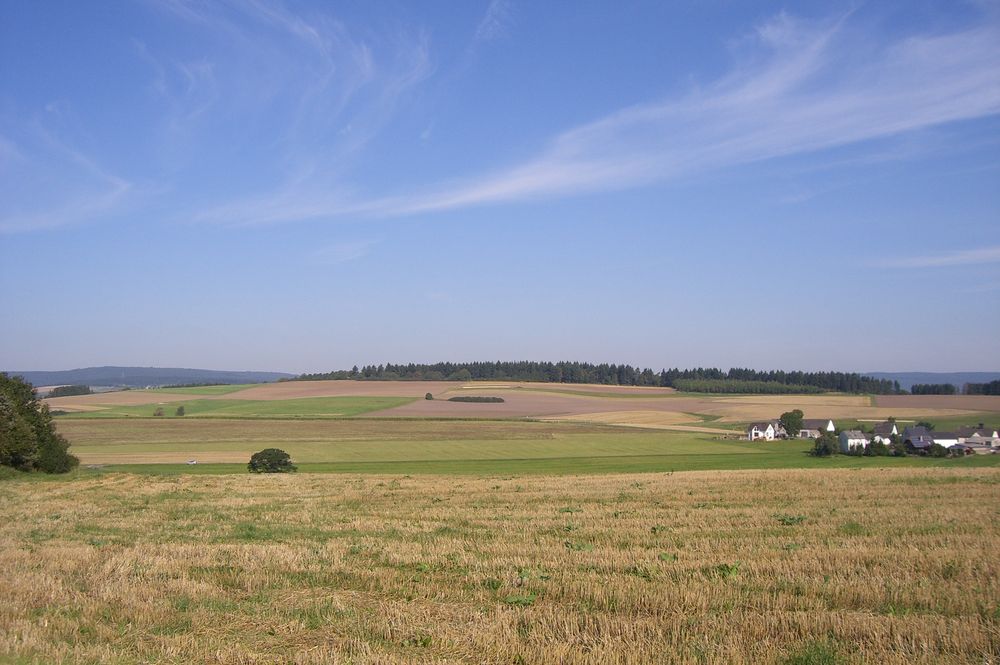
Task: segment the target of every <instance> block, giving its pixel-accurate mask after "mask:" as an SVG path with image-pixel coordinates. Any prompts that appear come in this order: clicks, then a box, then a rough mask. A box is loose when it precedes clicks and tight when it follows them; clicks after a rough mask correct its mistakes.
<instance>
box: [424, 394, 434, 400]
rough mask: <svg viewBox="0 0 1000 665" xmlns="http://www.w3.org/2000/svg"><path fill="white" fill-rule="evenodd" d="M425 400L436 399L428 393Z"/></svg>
mask: <svg viewBox="0 0 1000 665" xmlns="http://www.w3.org/2000/svg"><path fill="white" fill-rule="evenodd" d="M424 399H434V395H432V394H431V393H427V394H426V395H424Z"/></svg>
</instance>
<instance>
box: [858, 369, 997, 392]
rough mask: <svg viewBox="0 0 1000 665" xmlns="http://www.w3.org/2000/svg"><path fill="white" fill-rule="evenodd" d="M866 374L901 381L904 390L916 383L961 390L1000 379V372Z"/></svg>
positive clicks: (866, 374) (866, 373)
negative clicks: (948, 384) (937, 384)
mask: <svg viewBox="0 0 1000 665" xmlns="http://www.w3.org/2000/svg"><path fill="white" fill-rule="evenodd" d="M864 374H865V376H870V377H872V378H875V379H888V380H890V381H899V385H900V387H901V388H903V389H904V390H909V389H910V388H912V387H913V384H915V383H950V384H952V385H954V386H957V387H958V389H959V390H961V389H962V386H963V385H964V384H966V383H989V382H990V381H996V380H997V379H1000V372H865V373H864Z"/></svg>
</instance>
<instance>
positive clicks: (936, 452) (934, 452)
mask: <svg viewBox="0 0 1000 665" xmlns="http://www.w3.org/2000/svg"><path fill="white" fill-rule="evenodd" d="M927 454H928V455H930V456H931V457H947V456H948V449H947V448H945V447H944V446H942V445H941V444H940V443H932V444H931V446H930V448H928V449H927Z"/></svg>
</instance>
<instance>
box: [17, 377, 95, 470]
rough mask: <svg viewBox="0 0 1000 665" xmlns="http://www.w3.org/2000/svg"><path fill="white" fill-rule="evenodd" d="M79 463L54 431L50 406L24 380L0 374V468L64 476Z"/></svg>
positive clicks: (63, 439)
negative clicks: (40, 400)
mask: <svg viewBox="0 0 1000 665" xmlns="http://www.w3.org/2000/svg"><path fill="white" fill-rule="evenodd" d="M79 463H80V460H78V459H77V458H76V457H74V456H73V455H71V454H70V453H69V442H68V441H67V440H66V439H65V438H64V437H63V436H62V435H61V434H59V433H57V432H56V430H55V425H54V424H53V422H52V414H51V413H49V407H48V405H47V404H41V403H39V401H38V396H37V393H36V392H35V388H34V387H33V386H32V385H31V384H30V383H28V382H27V381H25V380H24V379H22V378H21V377H17V376H15V377H11V376H8V375H7V374H5V373H3V372H0V464H2V465H4V466H10V467H13V468H15V469H20V470H22V471H32V470H38V471H44V472H46V473H65V472H67V471H70V470H72V469H74V468H75V467H76V466H77V465H78V464H79Z"/></svg>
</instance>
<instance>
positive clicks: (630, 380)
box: [293, 360, 902, 395]
mask: <svg viewBox="0 0 1000 665" xmlns="http://www.w3.org/2000/svg"><path fill="white" fill-rule="evenodd" d="M331 379H333V380H336V379H345V380H346V379H354V380H372V381H400V380H403V381H421V380H422V381H536V382H542V383H598V384H604V385H613V386H659V387H667V388H677V389H679V390H685V391H690V392H713V393H714V392H734V393H760V394H780V393H801V392H822V391H836V392H848V393H870V394H877V395H888V394H894V393H899V392H902V391H901V390H900V387H899V382H898V381H890V380H888V379H875V378H872V377H868V376H863V375H861V374H857V373H848V372H799V371H793V372H788V371H784V370H769V371H761V370H754V369H746V368H732V369H730V370H721V369H719V368H716V367H710V368H705V367H699V368H696V369H684V370H682V369H677V368H674V369H662V370H660V371H659V372H655V371H653V370H652V369H649V368H639V367H633V366H632V365H627V364H626V365H615V364H607V363H602V364H592V363H585V362H567V361H562V362H536V361H527V360H525V361H495V362H471V363H449V362H441V363H434V364H419V363H410V364H407V365H394V364H392V363H388V364H385V365H365V366H364V367H360V368H359V367H357V366H355V367H353V368H352V369H349V370H337V371H332V372H323V373H318V374H303V375H301V376H299V377H297V378H296V379H293V380H298V381H323V380H331Z"/></svg>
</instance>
